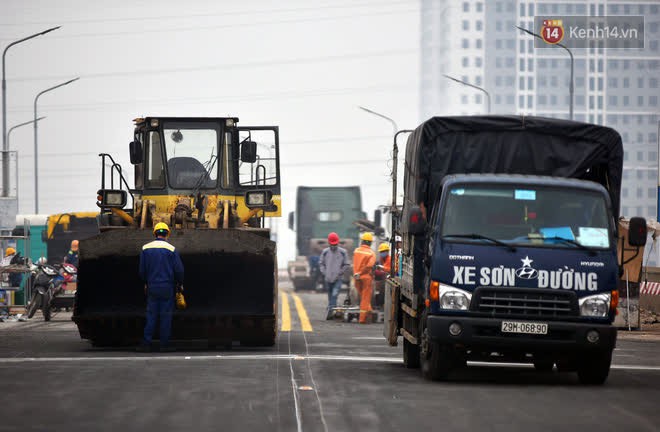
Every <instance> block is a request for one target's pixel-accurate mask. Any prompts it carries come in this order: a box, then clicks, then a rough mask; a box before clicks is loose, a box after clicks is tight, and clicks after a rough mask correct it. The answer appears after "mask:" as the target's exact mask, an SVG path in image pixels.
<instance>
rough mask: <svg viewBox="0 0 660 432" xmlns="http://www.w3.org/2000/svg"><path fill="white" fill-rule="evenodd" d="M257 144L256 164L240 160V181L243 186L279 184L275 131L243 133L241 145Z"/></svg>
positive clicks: (240, 136)
mask: <svg viewBox="0 0 660 432" xmlns="http://www.w3.org/2000/svg"><path fill="white" fill-rule="evenodd" d="M246 140H247V141H255V142H256V143H257V160H256V162H254V163H247V162H241V160H240V159H239V160H238V181H239V184H240V185H241V186H273V185H276V184H277V181H278V180H277V179H278V174H277V147H276V145H275V132H274V131H273V130H250V131H241V132H240V134H239V143H241V142H243V141H246Z"/></svg>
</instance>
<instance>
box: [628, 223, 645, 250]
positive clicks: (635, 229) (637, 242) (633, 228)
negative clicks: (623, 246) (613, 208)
mask: <svg viewBox="0 0 660 432" xmlns="http://www.w3.org/2000/svg"><path fill="white" fill-rule="evenodd" d="M628 243H630V246H636V247H641V246H644V245H646V219H644V218H643V217H632V218H630V222H629V223H628Z"/></svg>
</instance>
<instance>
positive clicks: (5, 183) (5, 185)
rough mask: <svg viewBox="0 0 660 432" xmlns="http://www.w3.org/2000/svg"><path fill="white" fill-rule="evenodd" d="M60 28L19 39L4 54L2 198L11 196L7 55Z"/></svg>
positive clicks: (7, 47) (8, 46) (6, 48)
mask: <svg viewBox="0 0 660 432" xmlns="http://www.w3.org/2000/svg"><path fill="white" fill-rule="evenodd" d="M58 28H60V26H57V27H53V28H49V29H48V30H44V31H42V32H40V33H35V34H33V35H30V36H28V37H24V38H23V39H19V40H17V41H14V42H12V43H10V44H9V45H7V46H6V47H5V50H4V51H3V52H2V152H3V154H2V156H3V157H2V196H3V197H6V196H9V159H7V158H6V154H5V152H6V151H8V150H9V146H8V144H7V81H6V80H5V55H6V54H7V50H8V49H9V48H11V47H12V46H14V45H16V44H19V43H21V42H25V41H26V40H29V39H32V38H35V37H37V36H41V35H45V34H46V33H49V32H52V31H53V30H57V29H58Z"/></svg>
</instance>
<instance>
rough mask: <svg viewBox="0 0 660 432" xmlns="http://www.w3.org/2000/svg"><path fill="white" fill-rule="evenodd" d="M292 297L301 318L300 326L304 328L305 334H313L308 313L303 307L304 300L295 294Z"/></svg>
mask: <svg viewBox="0 0 660 432" xmlns="http://www.w3.org/2000/svg"><path fill="white" fill-rule="evenodd" d="M292 296H293V301H294V302H295V303H296V310H297V311H298V317H299V318H300V325H301V326H302V330H303V331H304V332H311V331H312V324H311V323H310V322H309V318H308V317H307V311H306V310H305V306H303V303H302V300H300V297H298V296H297V295H295V294H292Z"/></svg>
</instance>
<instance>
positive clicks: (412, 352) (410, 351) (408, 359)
mask: <svg viewBox="0 0 660 432" xmlns="http://www.w3.org/2000/svg"><path fill="white" fill-rule="evenodd" d="M403 365H404V366H405V367H407V368H408V369H417V368H419V345H415V344H413V343H410V342H409V341H408V339H406V338H403Z"/></svg>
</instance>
